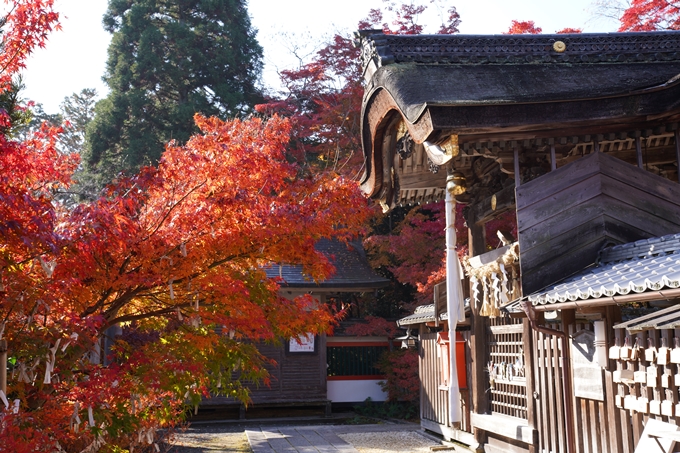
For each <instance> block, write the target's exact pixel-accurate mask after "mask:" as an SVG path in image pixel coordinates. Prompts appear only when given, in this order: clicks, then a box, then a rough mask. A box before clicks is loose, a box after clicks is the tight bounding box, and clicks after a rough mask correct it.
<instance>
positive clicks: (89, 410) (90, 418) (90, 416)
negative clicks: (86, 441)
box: [87, 406, 94, 426]
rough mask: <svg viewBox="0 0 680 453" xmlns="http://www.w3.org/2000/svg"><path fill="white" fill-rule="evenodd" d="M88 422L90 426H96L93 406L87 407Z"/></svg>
mask: <svg viewBox="0 0 680 453" xmlns="http://www.w3.org/2000/svg"><path fill="white" fill-rule="evenodd" d="M87 421H88V423H89V424H90V426H94V412H93V411H92V406H88V407H87Z"/></svg>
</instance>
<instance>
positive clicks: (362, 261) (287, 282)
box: [265, 239, 390, 291]
mask: <svg viewBox="0 0 680 453" xmlns="http://www.w3.org/2000/svg"><path fill="white" fill-rule="evenodd" d="M315 248H316V250H317V251H319V252H321V253H323V254H324V255H326V256H327V257H329V258H330V261H331V263H332V264H333V265H334V266H335V273H334V274H333V275H331V276H330V277H329V278H328V279H326V280H324V281H321V282H315V281H314V280H312V279H311V278H310V277H309V275H306V274H305V273H304V272H303V270H302V266H299V265H290V264H281V265H278V264H272V265H271V266H269V267H267V268H265V272H266V273H267V277H269V278H281V279H282V280H283V283H282V284H281V286H282V287H286V288H304V289H330V288H333V289H346V290H347V291H352V290H356V291H358V290H365V289H371V288H383V287H385V286H387V285H388V284H389V283H390V281H389V280H388V279H386V278H384V277H381V276H380V275H378V274H376V273H375V271H374V270H373V269H372V268H371V266H370V265H369V264H368V260H367V259H366V253H365V252H364V249H363V247H362V245H361V243H360V242H351V243H348V244H345V243H342V242H340V241H335V240H328V239H322V240H320V241H318V242H317V243H316V246H315Z"/></svg>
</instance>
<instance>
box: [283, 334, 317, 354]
mask: <svg viewBox="0 0 680 453" xmlns="http://www.w3.org/2000/svg"><path fill="white" fill-rule="evenodd" d="M288 350H289V351H290V352H314V334H313V333H308V334H306V335H300V336H299V337H298V338H291V339H290V340H289V344H288Z"/></svg>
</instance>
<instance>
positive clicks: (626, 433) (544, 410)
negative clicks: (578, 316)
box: [533, 323, 642, 453]
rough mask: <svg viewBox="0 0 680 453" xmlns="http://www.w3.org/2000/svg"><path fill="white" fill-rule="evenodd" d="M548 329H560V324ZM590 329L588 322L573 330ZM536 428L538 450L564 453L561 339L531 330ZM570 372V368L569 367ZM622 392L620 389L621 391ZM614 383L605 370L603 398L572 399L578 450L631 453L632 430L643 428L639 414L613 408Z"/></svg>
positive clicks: (564, 428) (590, 452)
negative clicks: (598, 399) (637, 415)
mask: <svg viewBox="0 0 680 453" xmlns="http://www.w3.org/2000/svg"><path fill="white" fill-rule="evenodd" d="M550 327H551V328H556V329H560V327H559V325H555V326H553V325H551V326H550ZM581 329H587V330H592V325H591V324H588V323H586V324H578V325H576V331H578V330H581ZM533 341H534V348H533V353H534V376H535V382H536V389H535V390H536V395H534V396H535V398H534V403H535V408H536V421H537V423H536V429H537V430H538V440H539V445H538V449H539V451H540V452H545V453H566V439H565V435H566V426H565V420H564V417H565V413H564V404H565V400H564V391H563V382H562V380H563V365H564V364H563V362H562V360H561V358H562V357H563V348H564V347H565V345H563V344H562V340H561V339H560V338H558V337H556V336H553V335H547V334H543V333H540V332H536V331H534V332H533ZM572 372H573V370H572ZM621 391H623V389H622V390H621ZM615 392H616V387H615V385H612V373H611V372H610V371H605V372H604V401H597V400H593V399H588V398H580V397H575V398H574V400H573V412H574V425H575V434H576V437H575V442H576V451H577V452H578V453H619V452H622V453H623V452H625V453H632V452H633V450H634V445H635V443H636V442H637V439H638V438H639V435H638V437H637V438H636V437H635V435H634V432H637V433H639V432H640V431H641V429H642V423H641V421H642V417H636V416H635V415H633V416H632V417H631V415H630V414H629V412H628V411H625V410H620V409H618V408H615V407H614V395H613V393H615Z"/></svg>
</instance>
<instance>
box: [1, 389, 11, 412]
mask: <svg viewBox="0 0 680 453" xmlns="http://www.w3.org/2000/svg"><path fill="white" fill-rule="evenodd" d="M0 401H2V404H4V405H5V408H6V409H9V401H7V395H5V392H3V391H2V390H0Z"/></svg>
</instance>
